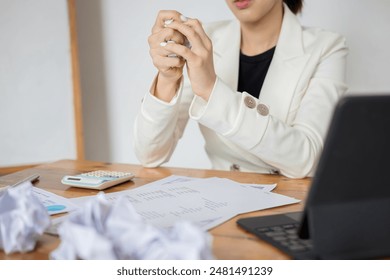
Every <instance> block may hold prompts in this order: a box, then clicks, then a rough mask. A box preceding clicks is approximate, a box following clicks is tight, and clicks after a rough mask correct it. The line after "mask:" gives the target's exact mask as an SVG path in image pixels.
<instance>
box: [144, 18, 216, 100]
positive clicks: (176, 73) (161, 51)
mask: <svg viewBox="0 0 390 280" xmlns="http://www.w3.org/2000/svg"><path fill="white" fill-rule="evenodd" d="M148 42H149V47H150V55H151V57H152V60H153V64H154V66H155V67H156V68H157V69H158V71H159V73H158V77H157V82H156V88H155V95H156V96H157V97H158V98H160V99H163V100H165V101H170V100H171V99H172V98H173V96H174V95H175V94H176V91H175V90H174V89H177V86H178V84H179V83H180V79H181V77H182V75H183V67H184V65H186V67H187V73H188V77H189V79H190V83H191V87H192V90H193V91H194V93H195V94H196V95H198V96H199V97H201V98H203V99H204V100H206V101H207V100H208V99H209V96H210V94H211V91H212V89H213V86H214V83H215V80H216V74H215V70H214V63H213V47H212V43H211V40H210V39H209V37H208V36H207V35H206V33H205V31H204V30H203V27H202V25H201V23H200V22H199V20H197V19H189V18H186V17H184V16H182V15H181V14H180V13H179V12H177V11H160V12H159V14H158V16H157V19H156V22H155V24H154V26H153V28H152V34H151V35H150V36H149V40H148ZM188 42H189V45H190V46H188Z"/></svg>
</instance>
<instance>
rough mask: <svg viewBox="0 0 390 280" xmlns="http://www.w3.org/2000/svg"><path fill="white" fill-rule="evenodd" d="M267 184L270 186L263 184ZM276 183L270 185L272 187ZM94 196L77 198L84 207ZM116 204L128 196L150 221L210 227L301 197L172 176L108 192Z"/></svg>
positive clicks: (221, 180) (226, 182) (227, 182)
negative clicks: (189, 222) (133, 187)
mask: <svg viewBox="0 0 390 280" xmlns="http://www.w3.org/2000/svg"><path fill="white" fill-rule="evenodd" d="M192 179H193V180H192ZM264 187H267V186H264ZM273 187H274V186H272V185H271V186H269V187H268V189H272V188H273ZM91 198H93V197H91V196H89V197H80V198H74V199H72V201H73V202H74V203H75V204H77V205H79V206H82V205H83V204H84V203H85V202H86V201H87V200H88V199H91ZM106 198H107V199H108V200H109V201H111V202H113V203H115V201H117V200H118V199H119V198H125V199H127V200H128V201H129V202H131V204H132V205H133V206H134V208H135V209H136V211H137V212H138V213H139V214H140V215H141V216H142V217H143V218H144V219H145V220H146V221H148V222H150V223H151V224H154V225H157V226H162V227H170V226H172V225H173V224H174V223H175V222H177V221H179V220H187V221H191V222H193V223H195V224H197V225H198V226H199V227H201V228H202V229H204V230H209V229H211V228H213V227H215V226H217V225H219V224H221V223H223V222H225V221H227V220H229V219H231V218H232V217H234V216H236V215H238V214H242V213H246V212H252V211H257V210H262V209H267V208H273V207H277V206H282V205H287V204H292V203H297V202H299V200H297V199H295V198H291V197H287V196H284V195H280V194H276V193H272V192H270V191H267V190H264V189H262V188H259V186H257V187H256V186H251V185H250V184H243V185H241V184H240V183H237V182H234V181H231V180H228V179H224V178H207V179H195V178H188V177H179V176H170V177H168V178H165V179H163V180H160V181H156V182H153V183H151V184H148V185H145V186H142V187H139V188H135V189H131V190H126V191H120V192H115V193H108V194H106Z"/></svg>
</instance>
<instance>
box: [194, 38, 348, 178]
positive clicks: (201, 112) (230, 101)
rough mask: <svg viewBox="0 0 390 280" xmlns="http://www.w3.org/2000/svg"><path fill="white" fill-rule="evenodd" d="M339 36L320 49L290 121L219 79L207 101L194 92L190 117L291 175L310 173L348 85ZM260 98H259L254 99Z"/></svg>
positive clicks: (283, 172)
mask: <svg viewBox="0 0 390 280" xmlns="http://www.w3.org/2000/svg"><path fill="white" fill-rule="evenodd" d="M340 38H341V37H339V38H338V39H337V40H335V41H334V42H332V44H330V45H329V47H328V48H327V49H324V50H321V52H320V53H321V55H320V56H319V57H318V58H317V59H318V63H317V64H316V67H314V69H313V71H312V73H311V75H310V79H308V83H307V86H306V88H305V89H304V90H305V93H304V95H303V98H302V99H301V101H300V104H299V107H298V109H297V112H296V114H295V118H294V119H293V120H291V121H290V122H286V121H282V120H279V119H278V118H276V117H274V116H272V112H271V113H269V114H259V112H257V110H256V107H255V106H256V105H258V104H256V105H255V106H250V107H251V108H250V107H248V106H247V105H246V104H245V103H246V102H245V99H246V98H248V96H249V94H247V93H245V92H243V93H241V92H237V91H235V90H233V89H231V88H229V87H228V86H227V85H226V84H225V83H224V82H223V81H222V80H221V79H218V78H217V81H216V83H215V85H214V89H213V91H212V94H211V96H210V98H209V100H208V102H205V101H204V100H203V99H201V98H199V97H195V98H194V99H193V102H192V104H191V106H190V117H191V118H193V119H195V120H197V121H198V122H200V123H201V124H202V125H204V126H206V127H208V128H210V129H212V130H214V131H215V132H216V133H218V134H220V135H222V136H224V137H226V138H228V139H229V140H230V141H232V142H234V143H235V144H237V145H238V146H240V147H241V148H243V149H245V150H247V151H249V152H250V153H251V154H253V155H254V156H256V157H258V158H260V159H261V160H262V161H264V162H266V163H267V164H269V165H270V166H272V167H274V168H275V169H276V170H278V171H279V172H280V173H281V174H283V175H285V176H287V177H291V178H301V177H306V176H311V175H312V174H313V172H314V170H315V167H316V164H317V161H318V158H319V156H320V154H321V151H322V148H323V142H324V139H325V135H326V132H327V128H328V125H329V122H330V118H331V115H332V113H333V108H334V106H335V104H336V102H337V101H338V99H339V98H340V97H341V95H343V94H344V93H345V92H346V90H347V87H346V85H345V83H344V80H345V65H346V55H347V48H346V45H345V40H344V38H341V39H340ZM256 102H257V103H259V101H258V100H257V99H256Z"/></svg>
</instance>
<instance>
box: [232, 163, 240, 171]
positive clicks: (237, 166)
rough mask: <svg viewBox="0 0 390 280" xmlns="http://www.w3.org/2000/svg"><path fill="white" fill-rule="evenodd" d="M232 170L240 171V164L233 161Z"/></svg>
mask: <svg viewBox="0 0 390 280" xmlns="http://www.w3.org/2000/svg"><path fill="white" fill-rule="evenodd" d="M230 171H240V166H239V165H238V164H236V163H233V164H232V165H231V166H230Z"/></svg>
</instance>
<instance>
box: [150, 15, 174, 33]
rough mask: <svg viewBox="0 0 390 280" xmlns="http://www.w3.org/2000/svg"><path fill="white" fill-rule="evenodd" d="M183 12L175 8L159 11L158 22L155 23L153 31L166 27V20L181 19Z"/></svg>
mask: <svg viewBox="0 0 390 280" xmlns="http://www.w3.org/2000/svg"><path fill="white" fill-rule="evenodd" d="M180 16H181V13H179V12H178V11H174V10H162V11H159V12H158V15H157V17H156V22H155V23H154V25H153V28H152V33H156V32H159V31H161V30H162V29H164V27H165V25H166V24H165V22H169V21H170V20H174V21H175V20H176V21H179V20H180Z"/></svg>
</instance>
